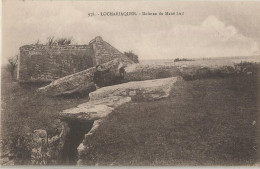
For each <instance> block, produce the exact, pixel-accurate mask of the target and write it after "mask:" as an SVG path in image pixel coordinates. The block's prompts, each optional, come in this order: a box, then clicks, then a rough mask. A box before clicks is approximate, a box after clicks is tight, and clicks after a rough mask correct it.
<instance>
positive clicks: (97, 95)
mask: <svg viewBox="0 0 260 169" xmlns="http://www.w3.org/2000/svg"><path fill="white" fill-rule="evenodd" d="M177 79H181V78H180V77H178V78H177V77H172V78H165V79H155V80H146V81H138V82H129V83H124V84H119V85H114V86H108V87H103V88H100V89H98V90H96V91H94V92H92V93H90V94H89V97H90V100H91V101H94V100H99V99H102V98H106V97H111V96H123V97H131V98H132V99H138V100H157V99H160V98H164V97H168V96H169V94H170V91H171V89H172V88H173V86H174V83H175V82H176V81H177Z"/></svg>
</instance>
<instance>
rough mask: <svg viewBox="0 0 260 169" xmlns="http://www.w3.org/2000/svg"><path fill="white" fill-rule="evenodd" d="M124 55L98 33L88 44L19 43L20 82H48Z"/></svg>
mask: <svg viewBox="0 0 260 169" xmlns="http://www.w3.org/2000/svg"><path fill="white" fill-rule="evenodd" d="M118 57H124V55H123V54H122V53H121V52H120V51H118V50H117V49H115V48H114V47H113V46H111V45H110V44H108V43H107V42H105V41H104V40H103V39H102V38H101V37H99V36H98V37H96V38H94V39H93V40H92V41H90V43H89V44H88V45H61V46H58V45H42V44H40V45H25V46H22V47H20V54H19V59H18V70H17V72H18V73H17V77H18V80H19V81H20V82H46V81H47V82H50V81H53V80H56V79H59V78H61V77H64V76H67V75H70V74H74V73H76V72H80V71H83V70H85V69H88V68H90V67H93V66H95V65H96V64H102V63H106V62H108V61H111V60H113V59H115V58H118Z"/></svg>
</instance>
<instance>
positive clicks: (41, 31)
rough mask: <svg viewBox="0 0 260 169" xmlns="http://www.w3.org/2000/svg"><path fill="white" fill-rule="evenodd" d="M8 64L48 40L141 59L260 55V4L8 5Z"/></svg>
mask: <svg viewBox="0 0 260 169" xmlns="http://www.w3.org/2000/svg"><path fill="white" fill-rule="evenodd" d="M2 6H3V27H2V28H3V62H6V60H7V59H6V58H7V57H11V56H13V55H15V54H17V53H18V51H19V50H18V49H19V47H20V46H22V45H25V44H32V43H35V42H36V41H37V40H38V39H39V40H40V41H41V42H42V43H45V42H46V38H47V37H49V36H55V37H57V38H59V37H73V39H74V41H75V42H77V43H78V44H88V43H89V41H90V40H91V39H93V38H94V37H96V36H102V37H103V39H104V40H105V41H107V42H109V43H110V44H111V45H113V46H114V47H116V48H117V49H119V50H120V51H121V52H124V51H129V50H132V51H133V52H134V53H136V54H138V55H139V57H140V59H171V58H176V57H189V58H193V57H214V56H249V55H259V53H260V28H259V25H260V12H259V11H260V2H234V1H233V2H217V1H215V2H180V1H175V2H174V1H160V2H158V1H124V2H122V1H114V2H113V1H108V2H100V1H74V2H72V1H27V0H25V1H14V0H3V2H2ZM117 11H118V12H128V11H129V12H137V13H140V12H167V11H168V12H184V15H182V16H128V17H125V16H120V17H119V16H114V17H111V16H110V17H101V16H95V17H88V13H90V12H95V13H96V14H97V13H100V12H117Z"/></svg>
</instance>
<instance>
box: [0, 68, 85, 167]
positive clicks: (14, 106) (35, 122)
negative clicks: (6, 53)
mask: <svg viewBox="0 0 260 169" xmlns="http://www.w3.org/2000/svg"><path fill="white" fill-rule="evenodd" d="M43 85H46V84H19V83H18V82H14V81H12V80H11V78H10V75H9V74H8V72H7V71H6V70H5V69H2V79H1V139H2V140H1V141H2V143H3V149H4V150H5V149H7V148H9V149H10V151H11V152H12V153H14V154H15V155H16V154H17V153H18V154H19V155H18V156H19V158H22V157H21V156H23V154H20V153H22V152H19V151H24V150H22V149H21V147H17V139H18V138H19V137H20V138H21V137H23V136H25V135H26V133H28V132H32V131H33V130H36V129H45V130H47V132H49V133H50V132H52V131H51V130H52V123H53V121H54V120H55V119H57V118H58V116H57V114H58V112H60V111H61V110H64V109H67V108H71V107H75V106H77V105H78V104H80V103H84V102H86V101H88V96H86V95H85V96H79V95H75V96H71V97H47V96H44V95H40V94H38V93H37V92H36V89H38V88H39V87H40V86H43ZM19 149H20V150H19ZM17 151H18V152H17ZM20 163H21V164H27V163H28V161H27V159H19V161H18V164H20Z"/></svg>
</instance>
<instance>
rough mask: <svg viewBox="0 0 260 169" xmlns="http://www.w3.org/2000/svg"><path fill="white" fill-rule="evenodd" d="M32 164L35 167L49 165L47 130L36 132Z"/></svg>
mask: <svg viewBox="0 0 260 169" xmlns="http://www.w3.org/2000/svg"><path fill="white" fill-rule="evenodd" d="M32 141H33V144H32V152H31V162H32V164H33V165H35V164H37V165H39V164H40V165H46V164H47V155H46V153H47V132H46V130H34V131H33V138H32Z"/></svg>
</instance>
